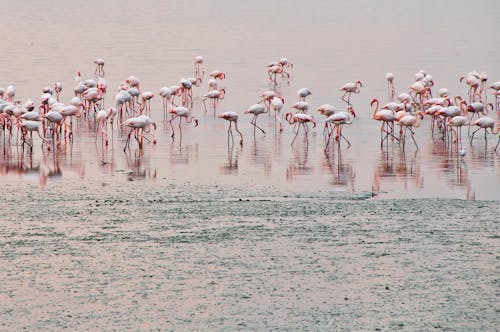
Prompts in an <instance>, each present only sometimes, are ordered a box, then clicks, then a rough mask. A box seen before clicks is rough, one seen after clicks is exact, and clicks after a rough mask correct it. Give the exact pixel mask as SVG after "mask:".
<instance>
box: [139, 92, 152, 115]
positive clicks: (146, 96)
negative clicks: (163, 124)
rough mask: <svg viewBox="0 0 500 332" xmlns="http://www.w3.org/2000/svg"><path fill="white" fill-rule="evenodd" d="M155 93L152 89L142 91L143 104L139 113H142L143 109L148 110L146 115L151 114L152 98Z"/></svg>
mask: <svg viewBox="0 0 500 332" xmlns="http://www.w3.org/2000/svg"><path fill="white" fill-rule="evenodd" d="M154 96H155V95H154V93H152V92H151V91H146V92H143V93H141V99H142V101H141V106H140V108H139V114H142V112H143V111H146V115H151V99H153V97H154Z"/></svg>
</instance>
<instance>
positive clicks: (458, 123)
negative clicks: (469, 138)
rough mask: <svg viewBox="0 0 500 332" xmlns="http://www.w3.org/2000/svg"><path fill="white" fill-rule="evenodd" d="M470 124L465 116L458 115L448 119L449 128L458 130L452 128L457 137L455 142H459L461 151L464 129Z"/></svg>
mask: <svg viewBox="0 0 500 332" xmlns="http://www.w3.org/2000/svg"><path fill="white" fill-rule="evenodd" d="M464 101H465V100H464ZM463 114H465V113H463ZM469 124H470V122H469V119H467V117H465V116H463V115H457V116H454V117H452V118H449V119H448V127H455V128H457V129H453V128H451V131H452V133H453V134H454V135H455V139H454V142H457V141H459V145H460V149H462V127H463V126H466V125H469ZM469 128H470V126H469Z"/></svg>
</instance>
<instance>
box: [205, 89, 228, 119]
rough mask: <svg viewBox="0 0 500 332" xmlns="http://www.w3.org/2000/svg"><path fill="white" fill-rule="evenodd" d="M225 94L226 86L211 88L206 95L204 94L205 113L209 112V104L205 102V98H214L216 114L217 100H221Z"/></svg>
mask: <svg viewBox="0 0 500 332" xmlns="http://www.w3.org/2000/svg"><path fill="white" fill-rule="evenodd" d="M225 95H226V89H224V88H220V89H219V90H211V91H209V92H208V93H207V94H206V95H204V96H203V98H202V101H203V107H204V108H205V113H206V112H207V105H206V103H205V100H207V99H212V101H213V107H214V114H215V109H216V107H217V102H218V101H219V99H224V96H225Z"/></svg>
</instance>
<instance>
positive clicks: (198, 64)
mask: <svg viewBox="0 0 500 332" xmlns="http://www.w3.org/2000/svg"><path fill="white" fill-rule="evenodd" d="M194 71H195V75H196V77H200V76H203V75H204V74H205V68H204V66H203V57H202V56H201V55H197V56H195V57H194Z"/></svg>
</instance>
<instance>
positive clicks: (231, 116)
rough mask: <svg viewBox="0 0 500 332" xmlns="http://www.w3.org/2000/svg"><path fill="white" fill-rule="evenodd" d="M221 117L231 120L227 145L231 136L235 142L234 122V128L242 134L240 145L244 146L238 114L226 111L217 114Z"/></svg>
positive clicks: (241, 135)
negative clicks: (239, 128)
mask: <svg viewBox="0 0 500 332" xmlns="http://www.w3.org/2000/svg"><path fill="white" fill-rule="evenodd" d="M217 117H218V118H219V119H224V120H226V121H229V128H228V130H227V145H228V146H229V137H230V136H231V142H232V143H233V144H234V138H233V130H232V124H233V123H234V130H236V132H237V133H238V134H239V135H240V145H241V146H243V134H242V133H241V131H239V130H238V114H237V113H235V112H224V113H222V114H219V115H217Z"/></svg>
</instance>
